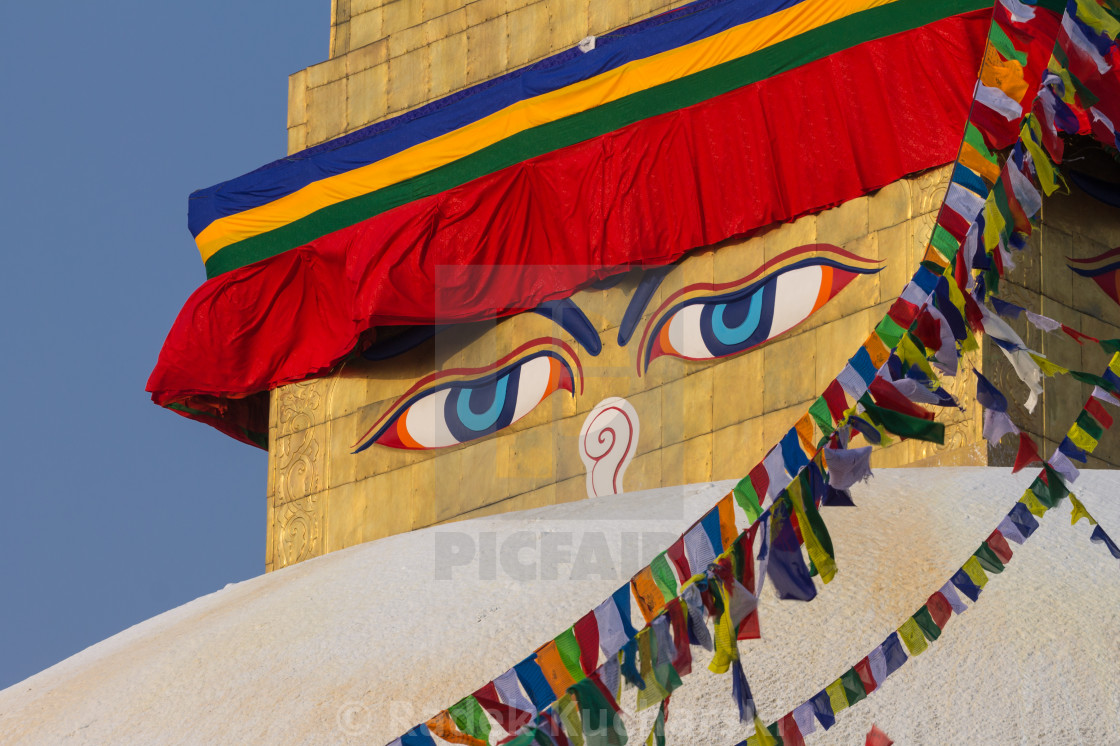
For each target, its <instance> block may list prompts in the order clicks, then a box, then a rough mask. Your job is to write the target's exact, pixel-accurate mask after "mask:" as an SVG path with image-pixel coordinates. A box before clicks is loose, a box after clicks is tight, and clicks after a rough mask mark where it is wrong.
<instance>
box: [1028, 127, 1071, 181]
mask: <svg viewBox="0 0 1120 746" xmlns="http://www.w3.org/2000/svg"><path fill="white" fill-rule="evenodd" d="M1038 126H1039V125H1038V120H1037V119H1035V116H1034V114H1028V115H1027V116H1026V117H1025V118H1024V119H1023V129H1022V130H1021V134H1022V140H1023V145H1025V146H1026V148H1027V152H1029V153H1030V154H1031V161H1032V162H1033V163H1034V170H1035V173H1037V174H1038V182H1039V185H1040V186H1041V187H1042V193H1043V194H1045V195H1046V196H1047V197H1049V196H1050V195H1051V194H1053V193H1054V192H1056V191H1057V190H1058V185H1059V184H1062V185H1064V184H1065V181H1064V180H1063V179H1062V177H1061V175H1060V174H1059V173H1057V171H1055V170H1054V164H1053V163H1051V162H1050V156H1049V155H1048V154H1047V153H1046V151H1045V150H1044V149H1043V147H1042V146H1041V145H1039V144H1038V139H1036V136H1037V137H1038V138H1041V134H1037V133H1038Z"/></svg>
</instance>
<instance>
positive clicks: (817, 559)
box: [786, 479, 836, 583]
mask: <svg viewBox="0 0 1120 746" xmlns="http://www.w3.org/2000/svg"><path fill="white" fill-rule="evenodd" d="M786 494H788V495H789V500H790V502H791V503H793V512H794V514H795V515H796V516H797V525H798V526H800V527H801V538H802V539H803V540H804V541H805V549H806V550H807V551H808V552H809V559H811V560H812V561H813V564H814V565H816V567H817V572H819V573H820V575H821V580H822V581H824V582H825V583H828V582H830V581H831V580H832V579H833V578H834V577H836V561H835V560H833V559H832V557H831V555H829V553H828V552H826V551H825V550H824V545H823V544H821V540H820V538H819V537H818V536H817V535H816V533H814V531H813V526H812V524H810V523H809V517H808V516H807V515H806V514H805V496H804V495H803V494H802V492H801V480H800V479H795V480H793V481H792V482H790V485H789V487H787V488H786ZM810 499H812V498H810Z"/></svg>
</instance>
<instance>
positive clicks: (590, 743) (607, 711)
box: [568, 679, 626, 746]
mask: <svg viewBox="0 0 1120 746" xmlns="http://www.w3.org/2000/svg"><path fill="white" fill-rule="evenodd" d="M568 691H569V692H571V693H572V694H573V695H574V696H575V698H576V701H577V702H578V703H579V714H580V719H581V720H582V721H583V738H584V740H585V742H586V743H587V746H623V744H625V743H626V725H625V723H623V722H622V718H620V717H619V716H618V712H617V711H616V710H615V708H614V704H613V703H611V702H608V701H607V698H606V697H604V696H603V693H602V692H601V691H599V687H597V686H595V682H594V681H592V680H591V679H584V680H583V681H580V682H579V683H577V684H574V685H572V686H570V687H568Z"/></svg>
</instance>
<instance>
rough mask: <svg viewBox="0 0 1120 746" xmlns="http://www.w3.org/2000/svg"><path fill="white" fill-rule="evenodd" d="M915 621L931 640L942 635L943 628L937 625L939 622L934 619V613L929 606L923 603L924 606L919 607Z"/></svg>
mask: <svg viewBox="0 0 1120 746" xmlns="http://www.w3.org/2000/svg"><path fill="white" fill-rule="evenodd" d="M914 621H915V622H917V623H918V627H920V628H921V630H922V634H923V635H925V637H926V639H927V640H929V641H930V642H933V641H934V640H936V639H937V638H938V637H941V628H940V627H938V626H937V622H935V621H933V615H932V614H930V613H929V607H928V606H924V605H923V606H922V608H920V609H918V612H917V613H916V614H914Z"/></svg>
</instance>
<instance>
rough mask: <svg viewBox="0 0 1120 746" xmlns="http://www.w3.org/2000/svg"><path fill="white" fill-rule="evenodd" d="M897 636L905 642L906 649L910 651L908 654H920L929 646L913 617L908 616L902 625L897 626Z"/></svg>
mask: <svg viewBox="0 0 1120 746" xmlns="http://www.w3.org/2000/svg"><path fill="white" fill-rule="evenodd" d="M898 636H899V637H901V638H902V642H903V643H905V644H906V649H907V650H909V651H910V655H921V654H922V653H924V652H925V650H926V648H928V647H929V643H928V642H926V636H925V635H923V634H922V628H921V627H919V626H918V623H917V622H916V621H914V617H910V618H909V619H907V620H906V621H905V622H903V623H902V626H901V627H899V628H898Z"/></svg>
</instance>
